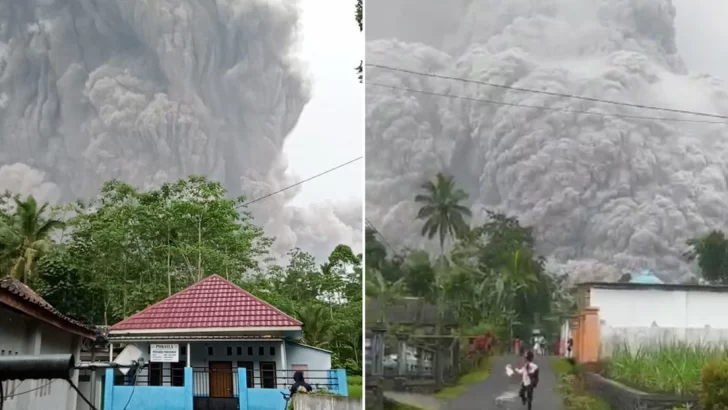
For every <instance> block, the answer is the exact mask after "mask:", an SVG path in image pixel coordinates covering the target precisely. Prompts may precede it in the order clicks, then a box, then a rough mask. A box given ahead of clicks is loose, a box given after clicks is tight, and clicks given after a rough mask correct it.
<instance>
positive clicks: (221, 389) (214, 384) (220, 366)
mask: <svg viewBox="0 0 728 410" xmlns="http://www.w3.org/2000/svg"><path fill="white" fill-rule="evenodd" d="M209 366H210V397H233V363H232V362H210V364H209Z"/></svg>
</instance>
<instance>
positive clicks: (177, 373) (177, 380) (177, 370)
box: [170, 362, 185, 386]
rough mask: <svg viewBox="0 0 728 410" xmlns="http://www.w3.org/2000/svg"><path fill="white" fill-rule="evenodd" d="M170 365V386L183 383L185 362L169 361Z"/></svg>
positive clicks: (182, 384)
mask: <svg viewBox="0 0 728 410" xmlns="http://www.w3.org/2000/svg"><path fill="white" fill-rule="evenodd" d="M170 364H171V366H172V386H184V385H185V363H184V362H177V363H170Z"/></svg>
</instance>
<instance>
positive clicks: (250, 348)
mask: <svg viewBox="0 0 728 410" xmlns="http://www.w3.org/2000/svg"><path fill="white" fill-rule="evenodd" d="M252 355H253V346H248V356H252Z"/></svg>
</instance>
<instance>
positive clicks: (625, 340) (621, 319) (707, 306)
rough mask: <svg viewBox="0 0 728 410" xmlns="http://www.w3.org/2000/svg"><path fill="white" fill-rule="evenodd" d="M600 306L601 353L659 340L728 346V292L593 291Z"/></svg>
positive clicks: (592, 300)
mask: <svg viewBox="0 0 728 410" xmlns="http://www.w3.org/2000/svg"><path fill="white" fill-rule="evenodd" d="M589 299H590V305H591V306H594V307H598V308H599V319H600V322H601V336H600V339H601V354H602V357H607V356H609V354H610V353H611V351H612V349H613V348H614V347H615V346H616V345H621V344H627V345H628V346H629V347H631V348H636V347H639V346H642V345H645V344H650V343H657V342H670V341H682V342H688V343H699V344H708V343H726V342H728V315H725V314H724V313H722V312H728V293H722V292H709V291H687V290H660V289H649V288H647V289H644V290H642V289H603V288H592V289H591V290H590V296H589Z"/></svg>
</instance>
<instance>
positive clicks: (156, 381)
mask: <svg viewBox="0 0 728 410" xmlns="http://www.w3.org/2000/svg"><path fill="white" fill-rule="evenodd" d="M163 369H164V363H149V369H148V370H147V371H148V373H147V374H148V381H147V385H148V386H161V385H162V371H163Z"/></svg>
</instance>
